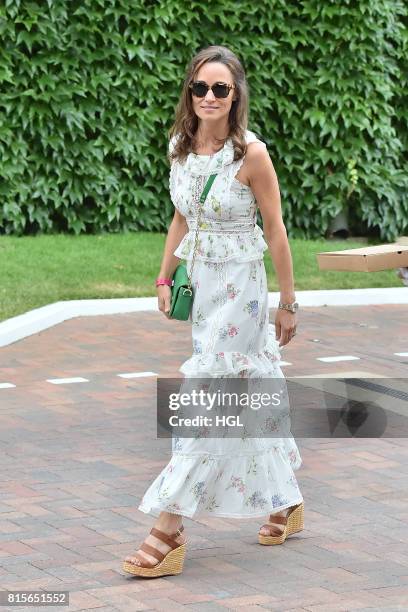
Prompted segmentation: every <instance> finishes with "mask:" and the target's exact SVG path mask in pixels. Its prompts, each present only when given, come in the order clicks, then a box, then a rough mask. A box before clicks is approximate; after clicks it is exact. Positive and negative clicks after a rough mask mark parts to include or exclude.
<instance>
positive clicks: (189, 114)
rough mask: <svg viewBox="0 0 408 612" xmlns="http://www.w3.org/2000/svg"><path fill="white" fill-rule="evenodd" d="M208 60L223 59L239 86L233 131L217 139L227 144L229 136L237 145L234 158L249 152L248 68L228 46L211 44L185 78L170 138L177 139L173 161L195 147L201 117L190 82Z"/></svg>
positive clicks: (230, 120) (232, 113) (231, 123)
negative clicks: (247, 146) (194, 104)
mask: <svg viewBox="0 0 408 612" xmlns="http://www.w3.org/2000/svg"><path fill="white" fill-rule="evenodd" d="M207 62H221V63H222V64H225V65H226V66H227V68H229V69H230V71H231V73H232V77H233V84H234V85H235V94H236V100H233V102H232V106H231V110H230V113H229V117H228V123H229V133H228V136H227V138H225V139H217V140H218V141H219V142H220V144H221V143H222V144H223V145H224V143H225V141H226V140H227V139H228V138H231V139H232V144H233V146H234V160H235V161H236V160H238V159H241V158H242V157H243V156H244V155H245V153H246V141H245V130H246V129H247V126H248V97H249V96H248V86H247V81H246V77H245V71H244V68H243V66H242V64H241V62H240V61H239V59H238V57H237V56H236V55H235V53H233V52H232V51H231V50H230V49H228V48H227V47H222V46H220V45H211V46H210V47H206V48H204V49H201V50H200V51H199V52H198V53H197V54H196V55H195V56H194V57H193V59H192V60H191V62H190V65H189V66H188V69H187V73H186V76H185V79H184V84H183V89H182V92H181V95H180V99H179V101H178V104H177V107H176V112H175V121H174V123H173V125H172V127H171V128H170V130H169V133H168V135H169V139H171V138H172V137H173V136H174V137H176V136H178V138H177V139H175V145H174V147H173V150H172V151H170V153H169V154H168V158H169V160H170V163H171V162H172V161H173V160H174V159H177V160H178V161H184V160H185V158H186V157H187V155H188V154H189V153H191V152H192V151H193V149H194V148H195V140H196V132H197V129H198V117H197V115H196V114H195V112H194V110H193V104H192V100H191V96H192V94H191V90H190V89H189V87H188V85H189V83H190V82H191V81H192V80H194V77H195V76H196V74H197V72H198V71H199V70H200V68H201V66H203V65H204V64H205V63H207Z"/></svg>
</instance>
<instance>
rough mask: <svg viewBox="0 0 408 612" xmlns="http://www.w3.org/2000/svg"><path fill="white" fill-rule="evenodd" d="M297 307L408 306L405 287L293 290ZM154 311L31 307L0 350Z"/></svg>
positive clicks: (89, 304) (273, 298)
mask: <svg viewBox="0 0 408 612" xmlns="http://www.w3.org/2000/svg"><path fill="white" fill-rule="evenodd" d="M296 299H297V301H298V302H299V306H300V308H303V307H308V306H309V307H311V306H313V307H317V306H362V305H381V304H408V289H407V287H384V288H375V287H373V288H368V289H328V290H316V291H296ZM278 302H279V292H269V293H268V304H269V307H270V308H276V306H277V305H278ZM142 311H157V312H158V308H157V297H141V298H112V299H99V300H67V301H63V302H54V303H53V304H47V306H42V307H40V308H35V309H34V310H30V311H28V312H26V313H24V314H21V315H18V316H17V317H12V318H11V319H6V320H5V321H2V322H1V323H0V347H3V346H7V345H9V344H12V343H13V342H17V341H18V340H21V339H23V338H26V337H27V336H31V335H33V334H36V333H38V332H41V331H43V330H45V329H48V328H49V327H52V326H53V325H58V323H61V322H62V321H66V320H67V319H72V318H74V317H90V316H96V315H108V314H109V315H112V314H123V313H130V312H142Z"/></svg>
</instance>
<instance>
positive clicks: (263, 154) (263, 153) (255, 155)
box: [245, 140, 270, 165]
mask: <svg viewBox="0 0 408 612" xmlns="http://www.w3.org/2000/svg"><path fill="white" fill-rule="evenodd" d="M245 157H246V159H247V161H248V163H250V164H251V165H252V164H257V163H265V161H266V160H268V159H270V157H269V153H268V149H267V148H266V144H265V143H264V142H261V141H260V140H255V141H253V142H249V143H248V144H247V152H246V154H245Z"/></svg>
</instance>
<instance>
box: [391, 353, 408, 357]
mask: <svg viewBox="0 0 408 612" xmlns="http://www.w3.org/2000/svg"><path fill="white" fill-rule="evenodd" d="M394 355H398V357H408V353H394Z"/></svg>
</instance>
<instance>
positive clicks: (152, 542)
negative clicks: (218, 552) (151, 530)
mask: <svg viewBox="0 0 408 612" xmlns="http://www.w3.org/2000/svg"><path fill="white" fill-rule="evenodd" d="M162 515H164V516H162ZM166 515H167V516H166ZM169 517H171V518H169ZM181 523H182V517H181V516H179V515H174V514H173V515H170V514H169V513H167V512H165V513H161V514H160V516H159V518H158V519H157V520H156V522H155V524H154V527H155V528H156V529H159V530H160V531H163V532H164V533H166V534H168V535H169V536H171V535H173V534H175V533H176V532H177V530H178V529H179V527H180V526H181ZM173 539H174V540H175V541H176V542H177V543H178V544H185V543H186V536H185V535H184V532H182V533H179V534H178V535H177V536H176V537H173ZM143 543H144V544H147V545H148V546H152V547H153V548H157V549H158V550H159V551H160V552H162V553H163V554H164V555H166V554H167V553H168V552H169V551H170V550H171V546H169V545H168V544H166V543H165V542H163V541H162V540H160V539H159V538H156V537H155V536H154V535H152V534H149V535H148V536H147V538H146V539H145V540H144V542H143ZM137 553H138V555H140V557H141V559H142V560H141V559H140V558H139V557H138V556H135V555H129V556H127V557H126V558H125V561H127V562H128V563H133V564H134V565H143V562H144V561H146V562H147V563H149V564H154V565H157V564H158V563H159V562H160V561H159V560H158V559H156V557H153V556H152V555H150V554H149V553H147V552H145V551H144V550H141V549H140V548H139V549H138V550H137Z"/></svg>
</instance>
